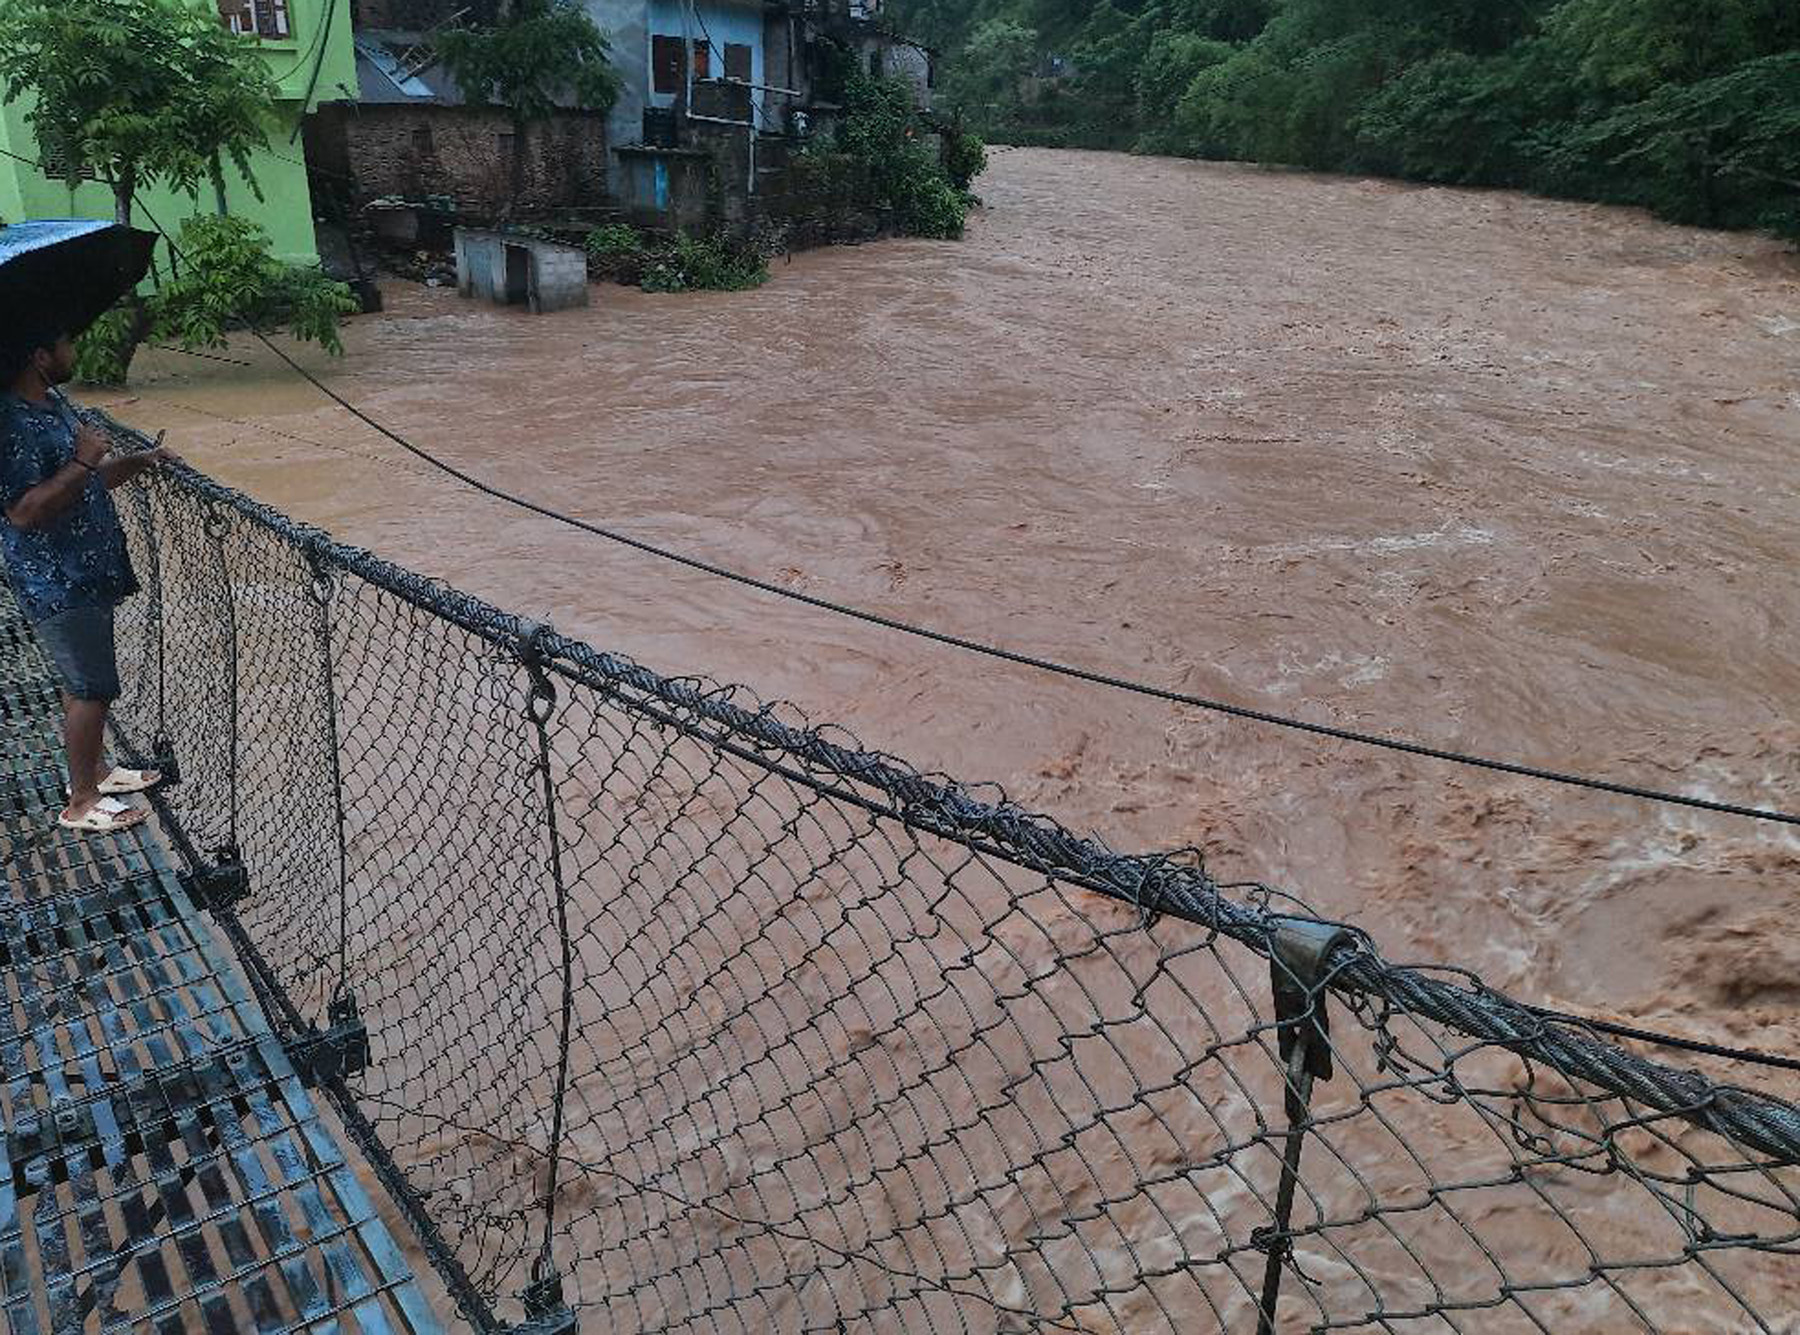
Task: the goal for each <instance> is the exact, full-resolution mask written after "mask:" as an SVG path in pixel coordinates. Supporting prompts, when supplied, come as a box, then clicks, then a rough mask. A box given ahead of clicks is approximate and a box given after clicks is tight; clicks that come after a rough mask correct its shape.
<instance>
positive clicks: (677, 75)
mask: <svg viewBox="0 0 1800 1335" xmlns="http://www.w3.org/2000/svg"><path fill="white" fill-rule="evenodd" d="M683 55H684V52H683V47H682V41H681V38H679V37H652V38H651V39H650V74H651V87H652V88H654V89H655V90H656V91H657V92H659V93H679V92H680V91H681V82H682V79H683V78H684V77H685V76H686V74H687V61H686V60H685V59H684V58H683Z"/></svg>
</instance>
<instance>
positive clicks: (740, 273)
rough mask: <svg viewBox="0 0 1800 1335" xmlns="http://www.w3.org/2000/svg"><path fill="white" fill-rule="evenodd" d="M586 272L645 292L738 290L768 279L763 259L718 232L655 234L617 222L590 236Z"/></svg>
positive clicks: (743, 289) (596, 229)
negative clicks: (695, 234) (702, 235)
mask: <svg viewBox="0 0 1800 1335" xmlns="http://www.w3.org/2000/svg"><path fill="white" fill-rule="evenodd" d="M587 252H588V272H589V274H590V276H592V277H595V278H602V279H610V280H611V281H613V282H618V283H625V284H627V285H630V286H636V287H641V288H642V289H643V290H644V291H646V292H701V291H709V292H742V291H746V290H747V289H749V288H753V287H760V286H762V284H764V283H766V282H767V281H768V279H769V265H768V261H767V259H766V258H765V257H764V256H763V255H762V254H760V253H759V252H758V251H756V250H754V249H752V248H750V247H748V246H740V245H735V244H733V243H732V242H730V241H728V240H726V239H725V238H724V237H722V236H704V237H701V236H689V235H688V234H687V233H685V232H677V233H676V234H675V235H674V236H672V237H653V236H650V235H647V234H646V233H643V232H640V231H638V230H637V229H636V228H635V227H628V226H625V225H623V224H619V223H615V224H611V225H609V226H606V227H597V228H595V229H594V230H593V231H592V232H590V233H589V234H588V239H587Z"/></svg>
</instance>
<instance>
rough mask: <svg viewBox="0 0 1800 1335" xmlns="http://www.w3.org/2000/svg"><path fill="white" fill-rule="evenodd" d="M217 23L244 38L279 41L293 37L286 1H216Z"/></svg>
mask: <svg viewBox="0 0 1800 1335" xmlns="http://www.w3.org/2000/svg"><path fill="white" fill-rule="evenodd" d="M218 6H219V21H220V22H221V23H223V24H224V25H225V26H226V27H227V28H229V29H231V31H233V32H235V33H241V34H242V35H243V36H245V37H265V38H273V39H276V40H280V39H283V38H287V37H291V36H292V35H293V26H292V25H291V24H290V23H289V21H288V0H218Z"/></svg>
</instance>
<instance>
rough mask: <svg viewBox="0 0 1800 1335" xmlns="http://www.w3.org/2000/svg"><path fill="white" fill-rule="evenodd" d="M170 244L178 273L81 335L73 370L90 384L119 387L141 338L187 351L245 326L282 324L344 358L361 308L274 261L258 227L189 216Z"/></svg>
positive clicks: (325, 282)
mask: <svg viewBox="0 0 1800 1335" xmlns="http://www.w3.org/2000/svg"><path fill="white" fill-rule="evenodd" d="M175 245H176V248H177V249H178V250H179V252H180V254H181V256H182V258H183V261H184V262H183V264H182V266H181V269H180V271H179V273H177V274H176V275H174V276H173V277H171V278H169V279H168V280H167V281H165V282H163V283H162V284H160V285H159V286H158V287H157V288H156V290H155V291H153V292H151V293H150V294H149V295H148V296H145V297H142V298H137V299H134V300H133V301H131V302H128V303H126V304H123V305H120V306H118V307H116V308H114V309H113V310H112V311H109V312H108V313H107V314H106V315H104V316H102V317H101V319H100V321H99V323H98V324H96V325H95V326H94V328H93V329H91V330H90V331H88V333H87V334H85V335H83V337H82V339H81V342H80V345H79V349H78V350H79V353H80V359H79V362H78V365H77V372H78V373H79V375H80V376H81V378H82V379H83V380H84V381H86V382H87V383H89V384H102V385H122V384H124V383H125V379H126V377H127V376H128V375H129V374H130V371H131V363H132V359H133V357H134V356H135V355H136V352H137V349H138V347H139V345H141V344H142V343H143V342H145V341H146V340H150V339H154V340H156V341H157V342H167V343H179V344H180V345H181V346H182V347H184V348H186V349H188V350H189V351H197V350H199V349H201V348H222V347H224V346H225V344H226V336H227V334H228V333H229V332H230V331H231V330H233V329H236V328H241V327H243V326H246V325H247V326H249V327H251V328H265V327H268V326H271V325H275V324H285V325H286V326H287V328H288V332H289V333H290V334H292V335H293V336H294V337H295V338H297V339H300V340H301V341H303V342H311V343H318V344H320V345H321V346H322V347H324V349H325V350H326V351H327V352H329V353H330V354H332V355H333V356H341V355H342V354H343V351H344V344H343V339H342V336H341V335H340V332H339V326H340V324H341V322H342V320H343V317H344V316H346V315H351V314H353V313H355V311H356V310H357V309H358V305H357V301H356V298H355V297H354V296H352V295H351V293H350V289H349V288H348V287H347V286H345V285H344V284H343V283H338V282H333V281H332V280H331V279H329V278H327V277H325V275H324V274H322V273H320V272H319V271H318V270H317V269H306V268H301V267H299V266H298V265H291V264H283V263H281V262H280V261H279V260H277V259H275V258H274V257H273V256H272V255H271V254H270V253H269V252H270V247H269V237H268V234H267V233H266V232H264V231H263V229H262V228H261V227H259V226H257V225H256V224H255V223H253V222H251V221H249V220H248V219H246V218H226V217H197V218H190V219H189V220H188V221H187V222H185V223H183V224H182V227H181V231H180V234H179V235H178V236H177V238H176V241H175Z"/></svg>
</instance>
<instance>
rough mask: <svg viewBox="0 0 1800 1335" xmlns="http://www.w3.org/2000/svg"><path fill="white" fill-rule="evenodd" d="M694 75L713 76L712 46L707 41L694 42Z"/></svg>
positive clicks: (699, 76)
mask: <svg viewBox="0 0 1800 1335" xmlns="http://www.w3.org/2000/svg"><path fill="white" fill-rule="evenodd" d="M694 77H695V78H696V79H710V78H712V47H711V46H709V45H707V43H705V42H695V43H694Z"/></svg>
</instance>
